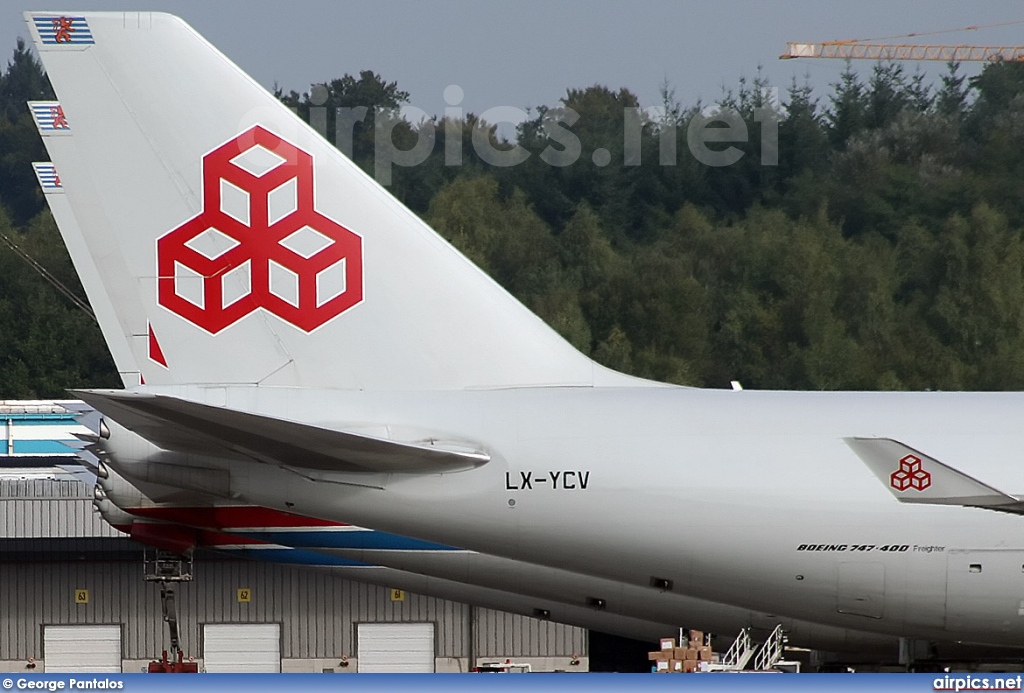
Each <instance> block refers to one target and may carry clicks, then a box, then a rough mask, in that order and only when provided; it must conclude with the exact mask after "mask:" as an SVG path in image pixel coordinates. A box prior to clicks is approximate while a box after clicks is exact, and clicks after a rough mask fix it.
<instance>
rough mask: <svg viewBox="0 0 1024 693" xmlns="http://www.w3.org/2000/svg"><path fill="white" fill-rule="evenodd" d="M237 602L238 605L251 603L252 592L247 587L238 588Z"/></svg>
mask: <svg viewBox="0 0 1024 693" xmlns="http://www.w3.org/2000/svg"><path fill="white" fill-rule="evenodd" d="M238 601H239V602H240V603H243V604H244V603H248V602H251V601H252V590H250V589H249V588H248V587H240V588H239V589H238Z"/></svg>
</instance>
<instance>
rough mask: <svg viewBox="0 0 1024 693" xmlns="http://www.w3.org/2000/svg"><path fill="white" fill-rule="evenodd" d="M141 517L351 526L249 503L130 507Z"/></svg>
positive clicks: (220, 525) (194, 522) (217, 524)
mask: <svg viewBox="0 0 1024 693" xmlns="http://www.w3.org/2000/svg"><path fill="white" fill-rule="evenodd" d="M126 510H127V511H128V512H130V513H131V514H132V515H135V516H137V517H147V518H151V519H154V520H162V521H164V522H174V523H177V524H182V525H191V526H193V527H210V528H212V529H230V528H234V527H268V528H273V527H347V526H348V525H347V524H345V523H341V522H329V521H327V520H318V519H315V518H312V517H303V516H302V515H295V514H294V513H286V512H281V511H280V510H273V509H271V508H263V507H260V506H255V505H249V506H240V505H228V506H219V507H212V508H197V507H192V508H187V507H178V508H169V507H156V508H127V509H126Z"/></svg>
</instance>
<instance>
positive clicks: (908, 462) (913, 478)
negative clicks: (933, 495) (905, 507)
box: [889, 455, 932, 491]
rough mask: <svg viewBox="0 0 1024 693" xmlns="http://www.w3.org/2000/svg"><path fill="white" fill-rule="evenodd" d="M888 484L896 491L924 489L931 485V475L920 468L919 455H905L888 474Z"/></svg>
mask: <svg viewBox="0 0 1024 693" xmlns="http://www.w3.org/2000/svg"><path fill="white" fill-rule="evenodd" d="M889 484H890V485H891V486H892V487H893V488H894V489H896V490H897V491H906V490H907V489H909V488H913V489H917V490H918V491H924V490H925V489H926V488H928V487H929V486H931V485H932V475H931V474H930V473H928V472H926V471H924V470H923V469H921V458H920V457H917V456H916V455H907V456H906V457H904V458H903V459H901V460H900V468H899V469H897V470H896V471H895V472H893V473H892V474H890V475H889Z"/></svg>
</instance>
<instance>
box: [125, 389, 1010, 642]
mask: <svg viewBox="0 0 1024 693" xmlns="http://www.w3.org/2000/svg"><path fill="white" fill-rule="evenodd" d="M168 391H170V392H171V393H173V394H176V395H178V396H190V397H191V398H194V399H201V398H202V397H203V394H202V391H201V390H190V389H188V388H173V389H169V390H168ZM216 396H217V397H219V398H224V397H226V404H227V406H229V407H232V408H237V409H243V410H249V411H253V412H259V413H261V414H264V415H270V416H278V417H282V418H288V419H292V420H297V421H304V422H310V423H317V424H320V425H324V426H338V427H341V426H344V427H346V428H347V429H349V430H351V429H352V428H353V427H354V426H355V427H358V426H359V425H365V426H367V427H369V426H372V425H373V424H376V423H384V422H387V423H388V424H389V425H392V426H394V427H395V428H396V429H398V428H400V427H402V426H407V427H409V428H415V429H417V430H421V431H422V430H432V431H436V432H437V434H438V436H439V437H445V436H451V437H455V438H458V439H460V440H467V441H474V442H475V443H476V444H478V445H479V446H480V447H481V448H483V449H484V450H486V451H487V452H488V453H489V454H490V455H491V461H490V462H488V463H486V464H484V465H482V466H481V467H479V468H477V469H473V470H469V471H463V472H457V473H449V474H434V475H413V474H393V475H384V474H379V475H378V474H369V473H357V474H352V473H338V474H331V473H312V474H311V473H308V472H303V473H302V474H297V473H296V472H295V471H292V470H282V469H280V468H276V467H273V466H271V465H265V464H253V463H250V462H238V461H228V460H225V461H224V462H223V464H224V465H225V466H227V467H229V468H230V469H231V488H232V492H233V493H236V494H238V495H239V496H240V497H241V498H243V499H244V500H246V501H247V502H252V503H257V504H260V505H267V506H271V507H276V508H280V509H282V510H289V511H291V512H296V513H301V514H303V515H310V516H315V517H323V518H327V519H336V520H339V521H345V522H353V523H357V524H361V525H365V526H368V527H372V528H374V529H378V530H383V531H388V532H393V533H397V534H403V535H407V536H414V537H418V538H422V539H426V540H431V541H436V542H442V543H446V544H450V545H454V546H460V547H463V548H466V549H471V550H476V551H480V552H483V553H488V554H493V555H496V556H502V557H505V558H511V559H515V560H521V561H527V562H532V563H537V564H541V565H546V566H552V567H558V568H563V569H567V570H571V571H576V572H580V573H585V574H589V575H594V576H600V577H605V578H609V579H611V580H614V581H617V582H623V583H627V584H631V585H635V586H645V587H649V586H650V584H651V579H652V578H658V579H662V580H670V581H671V582H672V591H674V592H677V593H680V594H686V595H690V596H693V597H698V598H701V599H707V600H712V601H718V602H723V603H727V604H732V605H736V606H740V607H743V608H748V609H754V610H758V611H762V612H766V613H771V614H778V615H779V616H786V617H790V618H797V619H802V620H807V621H812V622H817V623H822V624H829V625H834V626H840V627H843V628H850V629H855V630H866V631H873V632H878V633H887V634H898V635H906V636H914V637H922V638H930V639H935V640H944V641H963V642H977V643H985V644H992V645H1014V644H1016V643H1019V642H1020V638H1021V636H1022V635H1024V616H1021V615H1020V613H1019V612H1020V611H1021V599H1022V598H1024V537H1022V536H1021V535H1022V533H1024V532H1022V530H1024V528H1022V527H1021V522H1022V520H1021V518H1018V517H1015V516H1010V515H1004V514H1000V513H995V512H991V511H984V510H975V509H965V508H951V507H933V506H907V505H903V504H900V503H898V502H897V501H895V500H894V499H893V498H892V496H891V495H890V494H889V493H888V492H887V490H886V489H885V488H884V487H883V486H881V485H880V484H879V483H878V481H877V479H875V478H874V476H872V474H871V472H870V471H869V470H868V469H867V468H866V467H865V466H864V465H863V464H862V463H861V461H860V460H859V459H858V458H857V457H856V455H855V454H854V453H853V452H852V451H851V450H850V449H849V448H848V447H847V446H846V444H845V443H844V442H843V438H844V437H849V436H886V437H892V438H897V439H899V440H901V441H902V442H904V443H906V444H908V445H911V446H913V447H915V448H917V449H920V450H924V451H927V452H928V454H931V455H934V456H935V457H937V458H939V459H943V460H946V461H948V462H949V463H951V464H955V465H956V466H957V467H958V468H959V469H961V470H963V471H965V472H966V473H969V474H972V475H973V476H976V477H978V478H981V479H984V480H985V481H986V482H988V483H991V484H993V485H995V486H998V487H1000V488H1002V489H1005V490H1006V491H1008V492H1011V493H1012V492H1013V491H1014V490H1015V489H1019V488H1024V469H1022V468H1020V467H1019V466H1018V465H1017V464H1016V458H1017V456H1018V454H1019V453H1018V451H1020V450H1022V449H1024V448H1022V445H1021V444H1022V443H1024V435H1022V433H1021V431H1020V430H1019V425H1018V424H1017V423H1016V422H1017V421H1018V420H1019V418H1020V415H1021V414H1024V395H1016V394H952V393H877V394H869V393H782V392H751V391H745V392H730V391H708V390H691V389H682V388H678V389H677V388H650V389H648V388H635V389H633V388H630V389H615V388H592V389H591V388H530V389H509V390H496V391H478V392H440V393H356V392H342V391H308V390H307V391H303V392H302V393H301V396H300V395H299V394H298V392H297V391H294V390H291V391H289V390H285V389H274V388H237V389H235V388H229V389H228V390H227V391H226V393H225V391H224V390H219V391H218V392H217V393H216ZM110 442H111V444H112V450H114V452H115V454H116V453H117V452H118V445H117V442H118V441H117V440H116V436H115V439H112V440H111V441H110ZM127 454H129V455H130V453H127ZM207 462H208V461H207ZM895 468H896V467H895V465H894V470H895ZM307 477H315V480H314V479H313V478H307ZM972 566H973V567H972ZM410 567H411V566H410ZM651 591H652V594H653V593H656V590H655V589H653V588H651ZM585 596H587V597H595V598H598V599H606V600H608V601H611V600H612V599H613V598H614V595H613V596H605V595H585ZM681 616H682V615H681ZM683 617H684V616H683ZM665 620H675V619H673V615H672V614H666V615H665Z"/></svg>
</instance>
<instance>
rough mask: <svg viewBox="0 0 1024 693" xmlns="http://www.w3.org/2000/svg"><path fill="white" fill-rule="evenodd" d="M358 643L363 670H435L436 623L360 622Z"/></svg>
mask: <svg viewBox="0 0 1024 693" xmlns="http://www.w3.org/2000/svg"><path fill="white" fill-rule="evenodd" d="M358 643H359V672H360V673H371V674H374V673H396V674H407V673H408V674H420V673H433V671H434V624H433V623H360V624H359V629H358Z"/></svg>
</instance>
